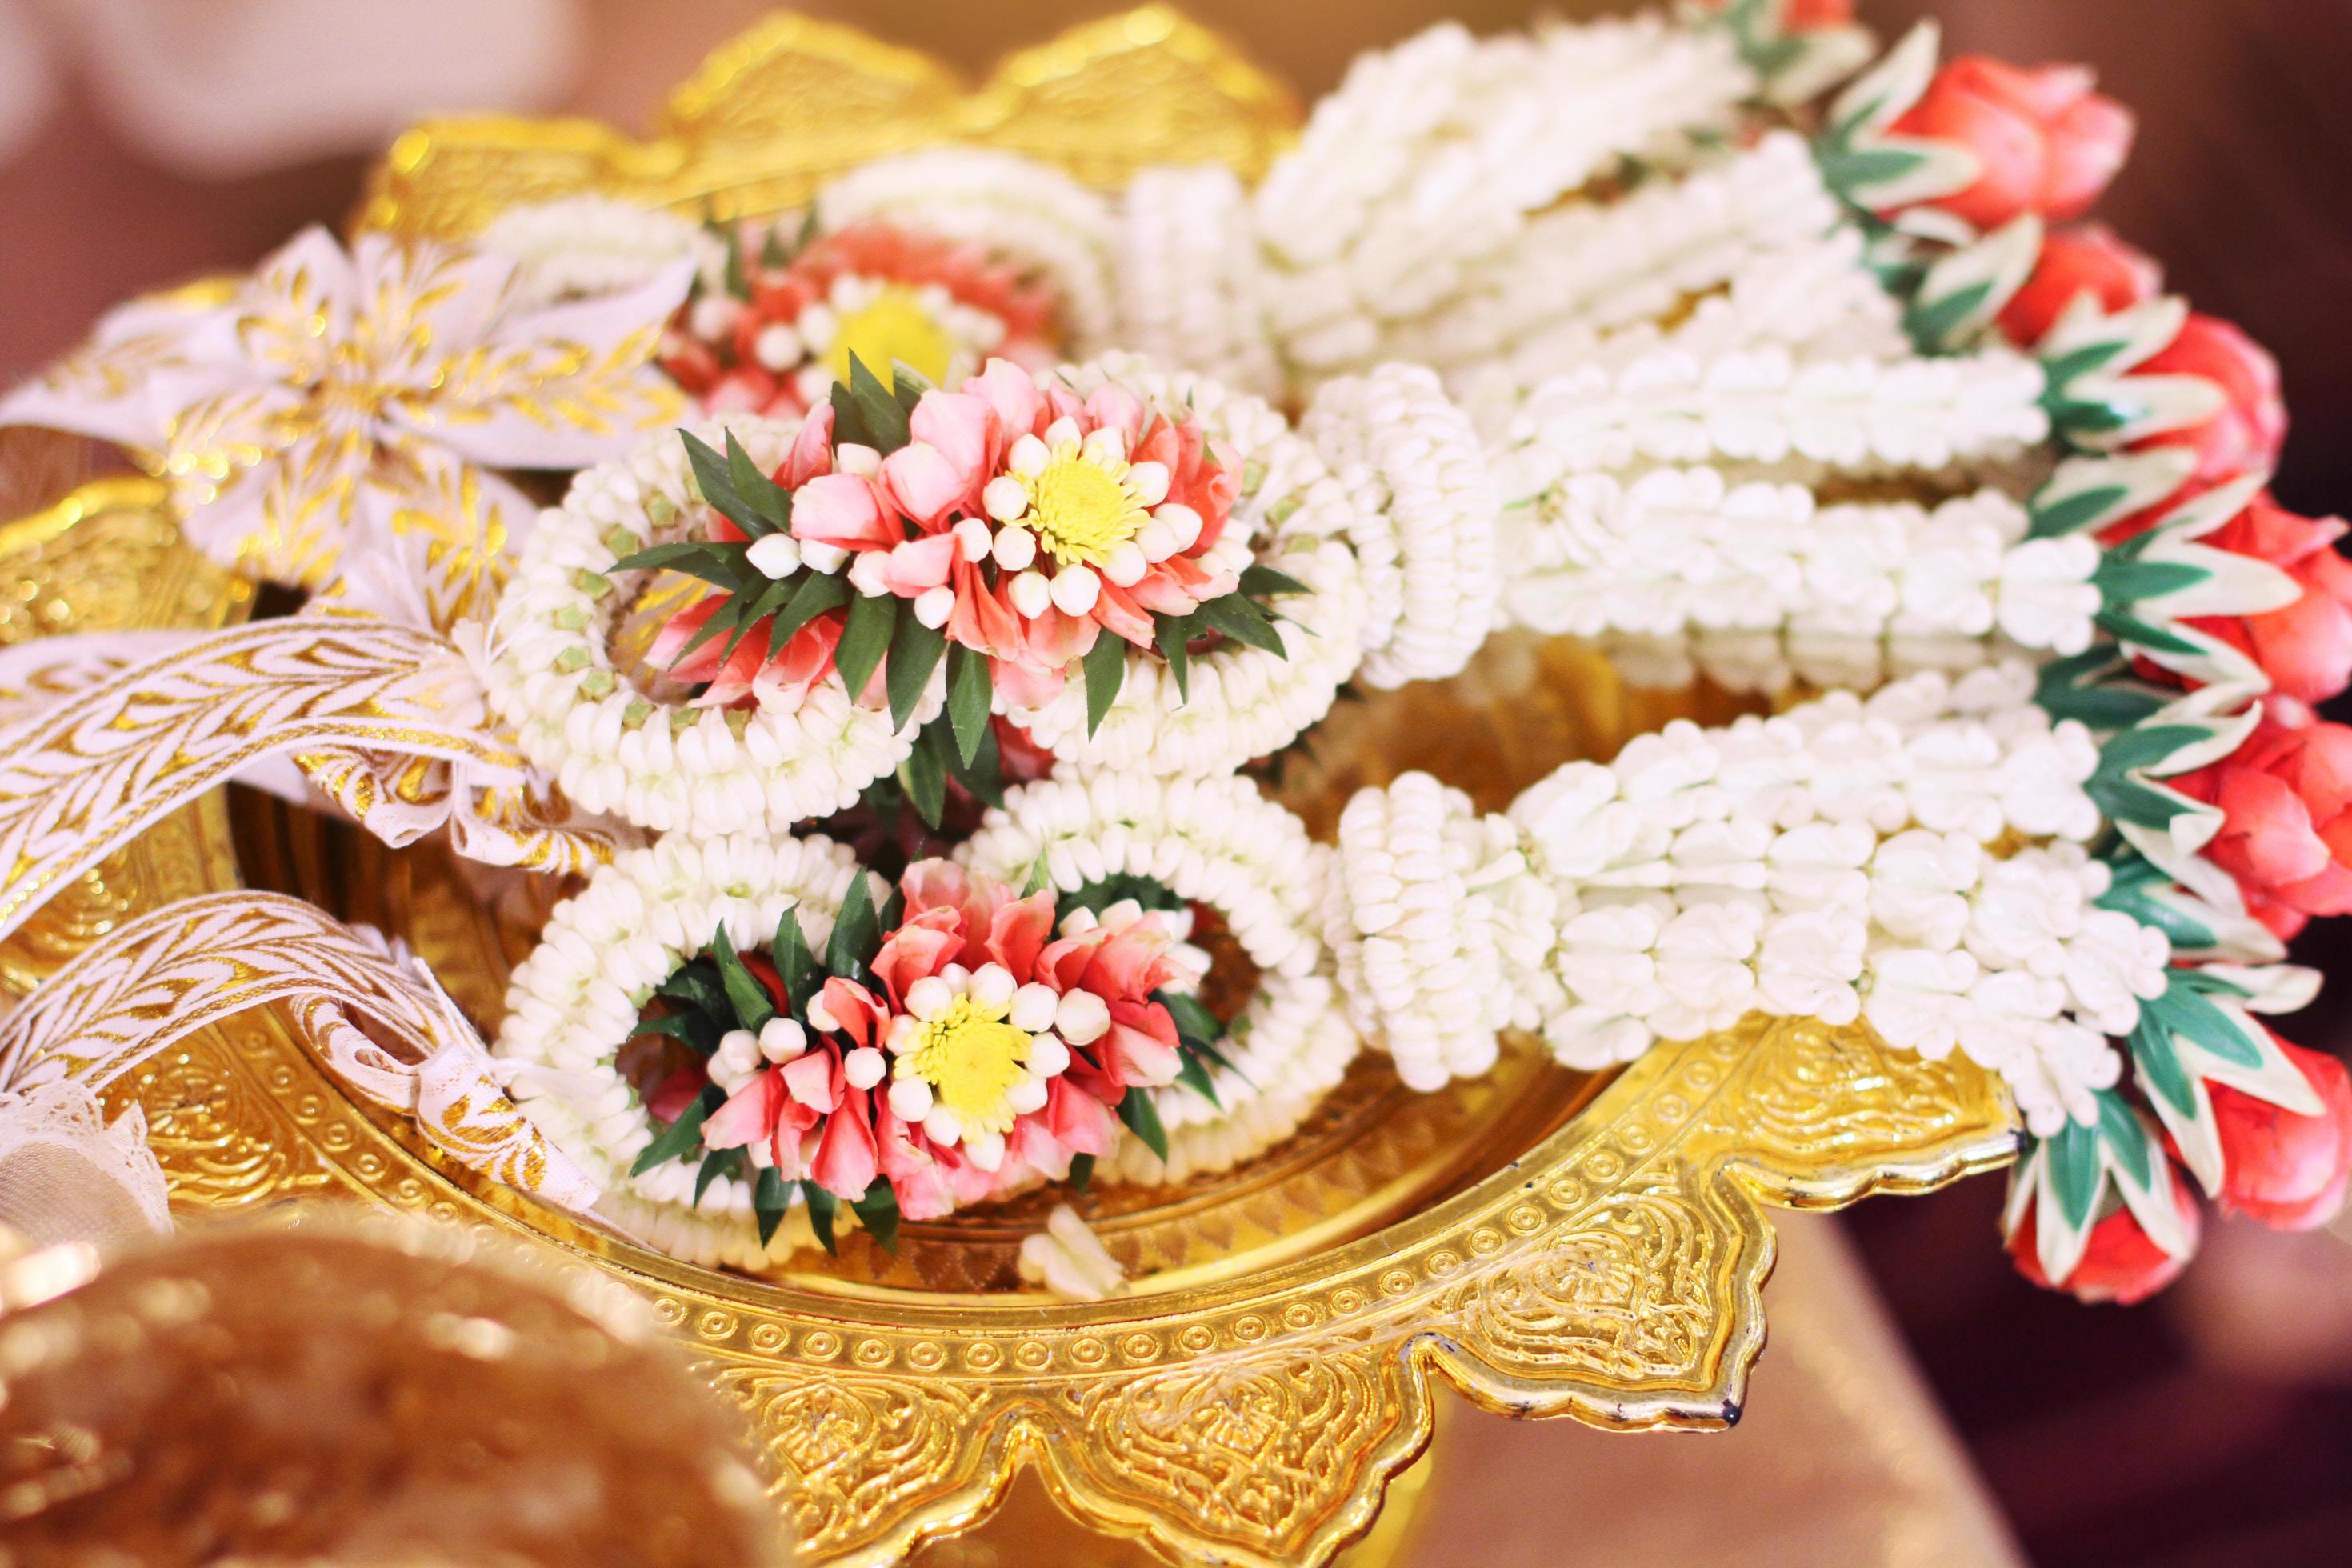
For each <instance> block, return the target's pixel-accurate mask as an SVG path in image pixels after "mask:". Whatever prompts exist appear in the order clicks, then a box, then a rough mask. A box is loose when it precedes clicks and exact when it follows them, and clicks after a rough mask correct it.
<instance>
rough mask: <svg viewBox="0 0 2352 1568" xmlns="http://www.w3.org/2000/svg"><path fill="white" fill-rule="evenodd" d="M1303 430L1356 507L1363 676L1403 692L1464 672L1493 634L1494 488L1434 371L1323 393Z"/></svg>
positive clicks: (1380, 377)
mask: <svg viewBox="0 0 2352 1568" xmlns="http://www.w3.org/2000/svg"><path fill="white" fill-rule="evenodd" d="M1299 433H1300V434H1301V435H1303V436H1305V437H1307V440H1309V441H1311V442H1313V443H1314V445H1315V447H1316V449H1317V450H1318V451H1319V452H1320V453H1321V454H1322V455H1323V458H1324V460H1325V461H1326V462H1328V463H1329V464H1330V465H1331V468H1332V469H1333V471H1334V472H1335V473H1336V474H1337V475H1338V476H1339V481H1340V482H1341V483H1342V484H1344V485H1346V486H1347V487H1348V490H1349V494H1350V495H1351V496H1352V497H1353V498H1354V500H1355V506H1356V526H1355V528H1354V529H1353V530H1352V531H1351V536H1352V537H1353V538H1354V540H1355V542H1356V558H1357V561H1358V563H1360V565H1361V567H1362V569H1363V575H1364V585H1365V594H1364V597H1365V601H1366V604H1367V605H1368V607H1369V610H1370V625H1369V626H1367V627H1366V629H1365V634H1364V647H1365V656H1364V662H1363V666H1362V668H1360V670H1359V671H1358V674H1359V675H1360V677H1361V678H1362V679H1363V680H1364V681H1365V682H1366V683H1367V684H1369V685H1371V686H1376V687H1393V686H1402V685H1403V684H1405V683H1406V682H1407V681H1412V680H1434V679H1444V678H1445V677H1447V676H1450V675H1455V674H1459V673H1460V672H1461V669H1462V668H1463V666H1464V665H1465V664H1467V663H1468V662H1469V660H1470V656H1471V655H1473V654H1475V653H1476V652H1477V651H1478V649H1479V647H1481V646H1482V645H1483V644H1484V643H1485V642H1486V634H1487V632H1488V631H1489V630H1490V629H1491V628H1492V627H1493V626H1494V624H1495V618H1496V602H1497V600H1498V598H1499V597H1500V595H1501V592H1502V584H1501V582H1500V580H1499V576H1498V574H1497V572H1496V520H1497V512H1498V507H1497V503H1496V497H1495V485H1494V480H1493V478H1492V476H1491V475H1490V474H1489V472H1488V470H1487V466H1486V458H1485V455H1484V454H1483V453H1482V452H1480V450H1479V447H1478V437H1477V433H1476V432H1475V431H1474V430H1473V429H1472V428H1471V427H1470V421H1469V417H1468V416H1466V415H1465V414H1464V413H1463V411H1462V409H1461V408H1460V406H1459V405H1456V404H1455V403H1454V401H1453V399H1451V398H1449V397H1447V396H1446V395H1445V392H1444V388H1443V387H1441V386H1440V385H1439V384H1438V380H1437V375H1436V373H1435V372H1433V371H1430V370H1427V369H1424V368H1423V367H1421V366H1418V365H1405V364H1385V365H1381V366H1380V367H1379V368H1378V369H1376V370H1374V371H1372V372H1370V374H1366V375H1363V376H1351V377H1348V378H1345V379H1343V380H1339V381H1334V382H1328V383H1326V384H1324V386H1323V387H1322V388H1321V389H1320V390H1318V392H1317V394H1316V395H1315V400H1314V402H1313V404H1312V405H1309V407H1308V408H1307V415H1306V417H1305V418H1304V419H1303V420H1301V421H1300V425H1299Z"/></svg>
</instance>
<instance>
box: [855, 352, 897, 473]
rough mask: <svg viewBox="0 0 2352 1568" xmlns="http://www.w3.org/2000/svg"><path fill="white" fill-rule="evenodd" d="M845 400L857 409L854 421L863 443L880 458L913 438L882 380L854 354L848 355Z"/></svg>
mask: <svg viewBox="0 0 2352 1568" xmlns="http://www.w3.org/2000/svg"><path fill="white" fill-rule="evenodd" d="M849 401H850V402H851V403H853V404H855V405H856V407H857V417H858V422H859V423H860V424H862V425H863V426H865V427H866V444H867V445H868V446H871V447H873V448H874V449H875V450H876V451H877V452H879V453H881V454H882V455H883V456H884V457H886V458H887V457H888V456H889V455H890V454H891V453H893V452H895V451H897V450H898V448H899V447H903V446H905V445H906V444H907V443H908V441H909V440H911V439H912V438H913V437H912V436H911V435H910V434H909V432H908V426H907V410H906V409H904V408H902V407H900V406H899V405H898V397H897V395H894V394H893V393H892V392H891V390H890V388H888V387H887V386H885V385H883V384H882V378H881V377H880V376H878V375H876V374H874V371H873V369H872V367H870V366H869V365H867V364H866V362H865V361H864V360H862V359H859V358H858V357H857V356H856V354H854V353H853V354H851V355H850V356H849Z"/></svg>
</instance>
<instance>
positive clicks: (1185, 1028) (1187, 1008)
mask: <svg viewBox="0 0 2352 1568" xmlns="http://www.w3.org/2000/svg"><path fill="white" fill-rule="evenodd" d="M1152 1000H1154V1001H1156V1002H1158V1003H1159V1004H1160V1005H1161V1006H1162V1007H1165V1008H1167V1009H1168V1016H1169V1017H1170V1018H1171V1019H1173V1020H1174V1021H1175V1025H1176V1032H1177V1033H1178V1034H1179V1035H1181V1036H1184V1037H1187V1038H1190V1039H1195V1040H1202V1041H1206V1042H1209V1043H1211V1044H1214V1043H1215V1042H1216V1041H1217V1040H1218V1039H1219V1038H1221V1037H1223V1035H1224V1032H1225V1026H1223V1024H1221V1023H1219V1022H1217V1016H1216V1015H1215V1014H1214V1013H1212V1012H1210V1011H1209V1009H1208V1008H1207V1006H1206V1005H1203V1004H1202V1001H1201V999H1200V998H1199V997H1198V996H1194V995H1192V994H1188V993H1186V992H1182V991H1170V990H1166V989H1164V988H1163V989H1161V990H1159V991H1155V992H1153V993H1152Z"/></svg>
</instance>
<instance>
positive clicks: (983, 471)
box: [793, 359, 1240, 702]
mask: <svg viewBox="0 0 2352 1568" xmlns="http://www.w3.org/2000/svg"><path fill="white" fill-rule="evenodd" d="M908 428H909V434H910V439H909V441H908V445H906V446H905V447H901V448H899V449H898V451H895V452H892V453H890V454H888V455H887V457H885V458H883V459H882V464H881V468H880V471H879V472H878V473H876V474H872V475H852V474H847V473H840V472H835V473H831V474H828V475H826V476H825V477H824V478H822V479H811V480H809V481H808V482H807V484H806V485H805V486H804V488H803V489H802V490H801V491H800V492H799V494H797V495H796V496H795V498H794V501H793V534H794V535H795V536H796V537H798V538H800V539H802V540H803V541H814V542H822V543H825V544H832V545H837V546H840V547H842V548H844V549H847V550H851V551H854V552H856V555H857V559H856V562H855V563H853V564H852V566H851V567H850V575H851V581H852V583H853V584H856V587H857V588H858V590H859V591H860V592H862V593H866V594H891V595H897V596H898V597H900V598H904V599H909V600H912V601H914V607H915V613H916V614H917V615H918V616H919V617H920V618H921V619H922V620H923V621H924V623H925V624H926V625H929V626H939V627H940V628H941V629H942V630H944V631H945V633H946V635H947V636H948V637H950V638H951V639H953V640H954V641H956V642H958V643H961V644H962V645H963V646H964V647H969V648H972V649H974V650H976V651H979V652H982V653H985V654H987V655H988V656H989V657H990V658H991V660H992V673H993V675H994V677H995V679H996V681H997V683H998V685H999V688H1000V689H1003V690H1005V691H1006V692H1007V694H1008V695H1009V696H1011V697H1012V698H1013V700H1016V701H1023V702H1037V701H1042V700H1045V698H1047V697H1050V696H1051V695H1052V694H1053V692H1054V691H1055V690H1056V689H1059V687H1060V685H1061V683H1062V680H1063V679H1064V678H1065V677H1066V674H1067V672H1068V670H1069V668H1070V667H1071V666H1072V665H1073V664H1074V663H1075V662H1076V660H1077V659H1078V658H1081V657H1083V656H1084V655H1085V654H1086V652H1087V649H1088V648H1090V647H1093V646H1094V641H1095V638H1096V637H1098V636H1099V635H1101V634H1102V633H1103V632H1106V631H1107V632H1109V633H1111V634H1112V635H1114V636H1116V637H1123V638H1125V639H1126V640H1127V641H1128V642H1129V643H1131V644H1134V645H1135V646H1136V647H1151V646H1152V639H1153V636H1154V632H1155V625H1154V622H1153V619H1152V617H1153V616H1154V615H1155V614H1159V615H1169V616H1184V615H1189V614H1190V613H1191V612H1192V610H1193V609H1195V608H1197V607H1198V606H1199V605H1202V604H1203V603H1205V602H1207V601H1208V600H1210V599H1213V598H1218V597H1221V596H1222V595H1226V594H1230V593H1232V592H1234V589H1235V588H1236V587H1237V586H1238V579H1237V577H1236V575H1235V574H1234V571H1233V570H1232V569H1231V568H1229V567H1226V566H1223V565H1222V564H1219V563H1218V562H1219V560H1220V558H1219V557H1217V556H1215V555H1213V553H1212V552H1213V551H1214V549H1215V546H1216V544H1217V542H1218V540H1219V539H1220V538H1221V537H1222V536H1223V532H1224V530H1225V527H1226V524H1227V521H1228V519H1229V518H1230V517H1231V515H1232V511H1233V505H1234V500H1235V499H1236V497H1237V495H1238V492H1239V485H1240V481H1239V478H1238V476H1237V475H1235V474H1234V473H1233V472H1231V471H1230V470H1228V469H1227V468H1224V467H1223V465H1221V464H1219V463H1218V462H1216V461H1215V460H1214V459H1213V458H1212V457H1211V456H1210V455H1209V451H1208V444H1207V441H1206V439H1205V437H1203V436H1202V431H1201V428H1200V425H1199V422H1198V421H1197V420H1195V419H1194V418H1193V417H1192V415H1191V414H1190V412H1189V411H1187V410H1183V409H1174V410H1167V409H1160V408H1156V407H1152V406H1149V405H1146V404H1145V403H1144V401H1143V400H1142V399H1141V398H1139V397H1138V396H1137V395H1135V394H1134V393H1132V392H1130V391H1129V390H1128V389H1127V388H1125V387H1123V386H1119V385H1118V384H1106V385H1104V386H1101V387H1098V388H1097V389H1096V390H1095V391H1094V392H1093V393H1092V394H1090V395H1087V396H1086V397H1084V398H1080V397H1079V396H1078V395H1076V393H1074V392H1072V391H1071V390H1069V389H1068V388H1066V387H1064V386H1060V385H1055V384H1045V385H1040V384H1038V382H1037V381H1036V380H1035V379H1034V377H1033V376H1031V374H1029V373H1028V372H1027V371H1025V370H1024V369H1022V368H1021V367H1020V366H1018V365H1016V364H1013V363H1010V362H1008V361H1004V360H1001V359H999V360H991V361H990V362H989V363H988V365H987V367H986V368H985V369H984V370H983V371H982V373H981V374H979V375H976V376H973V377H971V379H969V380H967V381H966V382H965V383H964V384H963V385H962V387H961V390H959V391H955V392H941V391H932V392H927V393H925V394H924V395H922V397H921V398H920V400H919V401H918V403H917V404H916V405H915V409H914V411H913V413H912V415H911V416H909V419H908ZM810 466H811V467H814V466H815V465H814V463H812V464H811V465H810ZM812 492H815V493H814V495H812ZM803 498H807V499H803Z"/></svg>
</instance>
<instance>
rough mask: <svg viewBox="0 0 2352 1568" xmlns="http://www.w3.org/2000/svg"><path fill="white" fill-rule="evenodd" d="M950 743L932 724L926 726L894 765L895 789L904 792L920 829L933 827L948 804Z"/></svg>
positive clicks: (936, 726) (938, 822)
mask: <svg viewBox="0 0 2352 1568" xmlns="http://www.w3.org/2000/svg"><path fill="white" fill-rule="evenodd" d="M952 745H953V742H950V741H949V740H947V739H946V738H945V737H943V736H942V735H940V729H939V726H938V725H937V724H936V723H933V724H927V725H925V726H924V727H923V732H922V733H921V734H919V735H917V736H916V737H915V744H914V749H913V750H911V751H909V752H908V753H907V760H906V761H905V762H903V763H899V764H898V786H899V787H900V788H901V789H903V790H905V791H906V792H907V799H908V802H909V803H910V804H911V805H913V806H914V808H915V815H916V816H919V817H921V818H922V819H923V826H926V827H930V828H937V827H938V826H939V825H940V816H942V815H943V814H944V813H945V812H946V810H947V804H948V758H947V752H948V751H949V749H950V747H951V746H952Z"/></svg>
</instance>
